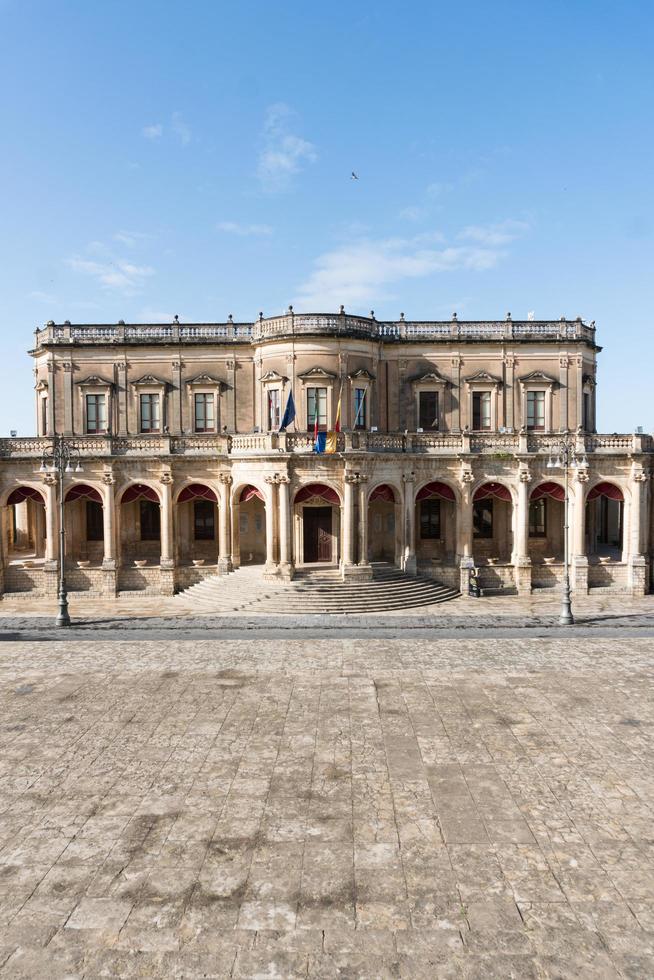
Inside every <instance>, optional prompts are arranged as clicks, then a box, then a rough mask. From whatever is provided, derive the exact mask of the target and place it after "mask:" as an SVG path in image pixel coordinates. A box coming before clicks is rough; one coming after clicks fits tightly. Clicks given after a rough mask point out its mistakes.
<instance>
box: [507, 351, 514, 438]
mask: <svg viewBox="0 0 654 980" xmlns="http://www.w3.org/2000/svg"><path fill="white" fill-rule="evenodd" d="M504 378H505V382H504V424H505V425H506V426H507V427H508V428H509V429H513V428H514V427H515V404H514V402H515V357H514V355H513V354H507V355H506V357H505V358H504Z"/></svg>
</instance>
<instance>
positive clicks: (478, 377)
mask: <svg viewBox="0 0 654 980" xmlns="http://www.w3.org/2000/svg"><path fill="white" fill-rule="evenodd" d="M465 383H466V384H467V385H486V386H488V385H501V384H502V379H501V378H496V377H495V375H494V374H490V372H489V371H477V373H476V374H472V375H470V377H469V378H466V379H465Z"/></svg>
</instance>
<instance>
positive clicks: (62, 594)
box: [39, 435, 82, 626]
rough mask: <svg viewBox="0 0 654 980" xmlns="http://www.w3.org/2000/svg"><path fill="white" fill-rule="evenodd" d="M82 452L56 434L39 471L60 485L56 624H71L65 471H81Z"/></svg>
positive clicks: (42, 458)
mask: <svg viewBox="0 0 654 980" xmlns="http://www.w3.org/2000/svg"><path fill="white" fill-rule="evenodd" d="M79 460H80V453H79V449H78V448H77V447H76V446H73V445H71V444H70V443H69V442H66V440H65V439H64V437H63V436H57V435H56V436H55V437H54V444H53V447H52V449H51V451H50V452H44V453H43V456H42V457H41V465H40V467H39V473H56V474H57V475H58V481H57V482H58V487H59V612H58V613H57V619H56V621H55V625H56V626H70V616H69V614H68V593H67V592H66V569H65V555H66V530H65V527H64V473H81V472H82V467H81V464H80V461H79Z"/></svg>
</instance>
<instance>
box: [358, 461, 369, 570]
mask: <svg viewBox="0 0 654 980" xmlns="http://www.w3.org/2000/svg"><path fill="white" fill-rule="evenodd" d="M367 484H368V477H367V476H360V477H359V572H358V577H359V578H372V569H371V567H370V563H369V562H368V494H367V490H366V487H367Z"/></svg>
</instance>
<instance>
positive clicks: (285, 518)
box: [278, 473, 294, 582]
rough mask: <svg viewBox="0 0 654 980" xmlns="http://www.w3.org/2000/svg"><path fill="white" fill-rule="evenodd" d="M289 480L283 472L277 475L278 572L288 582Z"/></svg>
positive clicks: (290, 560) (290, 565)
mask: <svg viewBox="0 0 654 980" xmlns="http://www.w3.org/2000/svg"><path fill="white" fill-rule="evenodd" d="M290 482H291V481H290V480H289V478H288V477H287V476H286V475H285V474H283V473H282V474H281V475H280V477H279V484H278V486H279V490H278V493H279V574H280V576H281V578H283V579H286V580H287V581H289V582H290V580H291V579H292V578H293V572H294V568H293V558H292V555H291V506H290V494H289V490H290Z"/></svg>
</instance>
